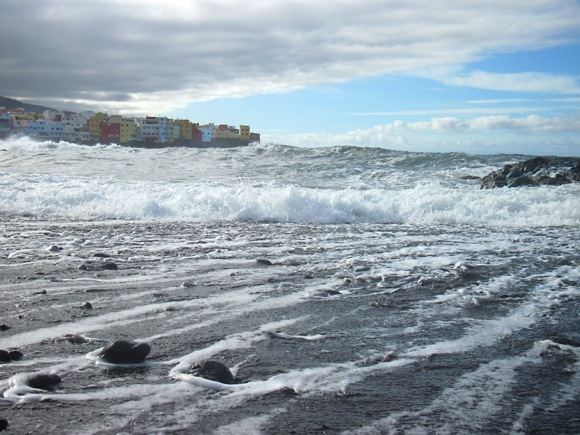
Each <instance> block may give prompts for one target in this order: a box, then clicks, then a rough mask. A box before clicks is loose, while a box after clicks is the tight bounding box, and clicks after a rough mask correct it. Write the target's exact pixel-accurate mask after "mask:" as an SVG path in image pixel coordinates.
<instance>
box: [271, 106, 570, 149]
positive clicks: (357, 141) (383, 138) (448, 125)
mask: <svg viewBox="0 0 580 435" xmlns="http://www.w3.org/2000/svg"><path fill="white" fill-rule="evenodd" d="M542 132H543V133H551V134H550V135H538V133H542ZM434 133H445V134H440V135H438V134H434ZM488 133H489V134H493V136H492V137H493V141H496V140H499V139H500V136H502V135H504V136H505V135H513V134H516V133H517V134H518V135H519V137H520V138H525V139H526V140H528V141H529V142H530V143H538V142H546V139H549V140H551V141H555V142H557V141H561V140H562V137H563V136H562V134H566V133H580V117H567V118H564V117H544V116H538V115H528V116H525V117H510V116H506V115H490V116H480V117H475V118H469V119H458V118H453V117H440V118H431V119H430V120H426V121H412V122H408V121H402V120H396V121H393V122H391V123H388V124H381V125H376V126H374V127H371V128H367V129H358V130H353V131H349V132H346V133H340V134H330V133H309V134H275V133H274V134H270V135H268V134H266V135H265V137H264V139H265V141H269V142H275V143H284V144H288V145H299V146H300V145H302V146H305V145H310V146H312V145H317V146H320V145H360V146H383V147H393V148H399V149H400V148H401V147H402V144H405V145H406V146H405V147H403V149H418V148H420V147H425V149H426V150H427V149H429V150H431V151H436V150H437V144H439V145H441V146H446V147H447V148H448V149H449V145H450V144H451V143H452V142H453V141H455V143H459V142H460V143H461V144H463V145H465V144H467V143H476V142H477V141H478V140H480V139H481V138H482V137H484V136H485V135H486V134H488ZM553 134H555V136H554V135H553ZM542 137H543V138H544V139H542ZM486 141H487V142H486V143H487V144H489V143H490V139H489V137H487V139H486ZM573 142H574V143H573V145H574V146H575V147H576V154H578V152H580V141H579V140H578V136H577V137H576V139H575V141H573ZM482 143H483V142H482ZM507 146H508V147H509V144H507ZM571 146H572V145H571ZM457 149H461V148H460V147H457Z"/></svg>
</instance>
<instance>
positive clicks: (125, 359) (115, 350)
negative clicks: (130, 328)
mask: <svg viewBox="0 0 580 435" xmlns="http://www.w3.org/2000/svg"><path fill="white" fill-rule="evenodd" d="M149 352H151V346H149V345H148V344H147V343H135V342H131V341H123V340H120V341H115V342H113V343H111V344H109V345H108V346H105V348H104V349H103V350H102V351H101V352H100V353H99V356H100V357H101V358H103V359H104V360H105V361H107V362H110V363H112V364H139V363H142V362H144V361H145V358H146V357H147V355H149Z"/></svg>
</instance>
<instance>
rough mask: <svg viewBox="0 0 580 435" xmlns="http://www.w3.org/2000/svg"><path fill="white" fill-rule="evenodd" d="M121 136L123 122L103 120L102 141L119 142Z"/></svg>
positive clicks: (100, 137) (100, 138)
mask: <svg viewBox="0 0 580 435" xmlns="http://www.w3.org/2000/svg"><path fill="white" fill-rule="evenodd" d="M120 138H121V124H120V123H118V122H103V123H102V124H101V130H100V133H99V141H100V142H101V143H119V142H120Z"/></svg>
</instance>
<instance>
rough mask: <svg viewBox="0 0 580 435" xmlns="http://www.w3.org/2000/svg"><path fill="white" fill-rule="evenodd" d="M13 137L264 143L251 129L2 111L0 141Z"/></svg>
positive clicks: (157, 144) (134, 142) (161, 144)
mask: <svg viewBox="0 0 580 435" xmlns="http://www.w3.org/2000/svg"><path fill="white" fill-rule="evenodd" d="M11 135H16V136H29V137H31V138H34V139H39V140H51V141H55V142H58V141H67V142H74V143H78V144H87V145H89V144H90V145H93V144H97V143H101V144H111V143H115V144H119V145H127V146H145V147H168V146H195V147H204V146H208V147H209V146H218V147H220V146H222V147H234V146H241V145H248V144H249V143H252V142H260V134H259V133H254V132H251V131H250V126H248V125H240V127H239V128H236V127H233V126H229V125H225V124H221V125H214V124H206V125H200V124H198V123H193V122H191V121H189V120H187V119H170V118H167V117H156V116H146V117H144V118H133V117H131V118H129V117H123V116H120V115H107V114H106V113H95V112H91V111H86V112H82V113H76V112H68V111H62V112H60V111H56V110H45V111H44V112H41V113H36V112H26V111H25V110H24V109H5V108H2V107H0V138H5V137H8V136H11Z"/></svg>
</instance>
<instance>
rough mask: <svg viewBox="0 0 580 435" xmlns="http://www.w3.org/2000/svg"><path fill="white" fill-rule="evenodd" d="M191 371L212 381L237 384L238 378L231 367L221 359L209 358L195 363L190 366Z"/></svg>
mask: <svg viewBox="0 0 580 435" xmlns="http://www.w3.org/2000/svg"><path fill="white" fill-rule="evenodd" d="M188 371H189V373H191V374H192V375H194V376H199V377H200V378H204V379H209V380H210V381H216V382H221V383H222V384H235V383H236V380H235V378H234V375H232V372H231V371H230V369H229V368H228V367H227V366H226V365H225V364H222V363H221V362H219V361H212V360H207V361H204V362H202V363H198V364H194V365H192V366H191V367H190V368H189V370H188Z"/></svg>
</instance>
